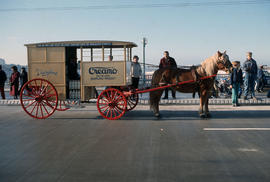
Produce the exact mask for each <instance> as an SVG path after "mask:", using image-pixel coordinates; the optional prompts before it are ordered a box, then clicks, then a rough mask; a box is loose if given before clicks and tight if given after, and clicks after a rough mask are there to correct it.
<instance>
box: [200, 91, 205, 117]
mask: <svg viewBox="0 0 270 182" xmlns="http://www.w3.org/2000/svg"><path fill="white" fill-rule="evenodd" d="M200 95H201V97H200V109H199V114H200V117H201V118H205V116H206V115H205V112H204V105H205V102H206V91H205V90H203V91H202V92H201V94H200Z"/></svg>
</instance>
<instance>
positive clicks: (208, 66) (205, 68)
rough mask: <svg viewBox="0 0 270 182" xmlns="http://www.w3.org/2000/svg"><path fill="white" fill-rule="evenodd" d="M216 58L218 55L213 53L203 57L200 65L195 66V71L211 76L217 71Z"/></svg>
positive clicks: (201, 74)
mask: <svg viewBox="0 0 270 182" xmlns="http://www.w3.org/2000/svg"><path fill="white" fill-rule="evenodd" d="M217 60H218V55H217V54H215V55H213V56H211V57H209V58H207V59H205V60H204V61H203V62H202V63H201V65H200V66H198V67H197V69H196V71H197V72H198V74H199V75H200V76H211V75H214V74H216V73H217V71H218V70H217V67H216V63H217Z"/></svg>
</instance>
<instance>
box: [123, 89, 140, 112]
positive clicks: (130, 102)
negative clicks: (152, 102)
mask: <svg viewBox="0 0 270 182" xmlns="http://www.w3.org/2000/svg"><path fill="white" fill-rule="evenodd" d="M126 99H127V111H131V110H132V109H134V108H135V107H136V106H137V104H138V102H139V94H137V93H135V94H132V95H130V96H128V97H126Z"/></svg>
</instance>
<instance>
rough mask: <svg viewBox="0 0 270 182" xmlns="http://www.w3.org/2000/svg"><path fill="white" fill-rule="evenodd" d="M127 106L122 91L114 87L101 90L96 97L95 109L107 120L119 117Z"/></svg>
mask: <svg viewBox="0 0 270 182" xmlns="http://www.w3.org/2000/svg"><path fill="white" fill-rule="evenodd" d="M126 108H127V100H126V97H125V96H124V94H123V93H122V92H120V91H119V90H117V89H115V88H108V89H106V90H103V91H102V92H101V93H100V95H99V96H98V99H97V109H98V112H99V113H100V115H101V116H102V117H104V118H105V119H109V120H116V119H119V118H121V117H122V116H123V115H124V114H125V112H126Z"/></svg>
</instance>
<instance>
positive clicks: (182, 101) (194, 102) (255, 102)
mask: <svg viewBox="0 0 270 182" xmlns="http://www.w3.org/2000/svg"><path fill="white" fill-rule="evenodd" d="M238 101H239V104H241V105H270V99H269V98H266V99H258V100H252V99H249V100H244V99H239V100H238ZM139 104H141V105H149V100H144V99H140V100H139ZM160 104H161V105H198V104H200V99H174V100H171V99H168V100H161V101H160ZM231 104H232V100H231V99H209V105H231ZM18 105H21V103H20V100H0V106H18Z"/></svg>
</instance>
